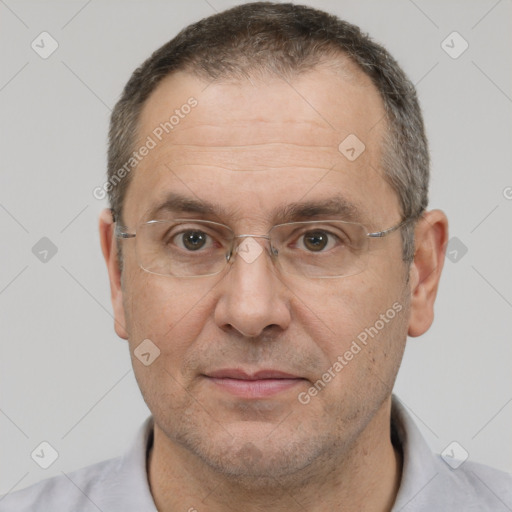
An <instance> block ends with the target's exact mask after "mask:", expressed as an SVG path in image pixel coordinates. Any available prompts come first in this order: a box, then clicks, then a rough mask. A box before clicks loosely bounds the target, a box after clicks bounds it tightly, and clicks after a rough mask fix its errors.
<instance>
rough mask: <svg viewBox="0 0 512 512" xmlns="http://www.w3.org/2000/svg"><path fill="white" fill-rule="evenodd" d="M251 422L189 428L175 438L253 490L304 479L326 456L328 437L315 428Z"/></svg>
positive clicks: (205, 460) (211, 464)
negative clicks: (203, 428)
mask: <svg viewBox="0 0 512 512" xmlns="http://www.w3.org/2000/svg"><path fill="white" fill-rule="evenodd" d="M250 423H252V425H247V424H245V425H236V426H235V427H234V428H233V426H230V425H227V426H226V428H224V427H223V426H221V425H219V424H217V425H216V427H215V428H212V429H210V430H209V431H198V430H195V432H194V431H192V430H188V432H186V433H183V434H182V435H180V436H178V437H177V438H176V441H177V442H178V443H179V444H181V446H183V447H184V448H186V449H187V450H188V451H189V452H191V453H193V454H194V455H195V456H196V457H198V458H199V459H200V460H201V461H202V462H203V463H204V464H205V465H206V466H208V467H209V468H211V469H212V470H213V471H215V472H216V473H218V474H222V475H225V476H227V477H229V479H230V481H236V482H238V483H239V485H240V486H242V487H244V488H247V489H253V490H254V489H257V488H259V487H261V488H263V487H264V488H266V489H267V490H268V489H271V488H272V487H274V486H276V487H281V488H282V485H283V483H284V482H286V481H289V482H290V483H291V482H294V483H297V481H298V480H307V475H306V474H305V473H309V470H308V468H310V467H311V466H312V464H314V463H316V462H319V461H320V460H324V459H325V460H327V459H328V452H329V451H330V450H326V444H328V441H327V439H322V438H321V436H320V435H319V433H318V431H316V432H315V433H314V434H308V433H307V431H306V429H302V428H300V429H298V428H296V427H295V428H293V427H292V425H289V426H288V428H287V429H286V428H284V426H283V425H280V426H277V425H275V424H265V425H261V424H259V425H258V424H257V423H256V422H250ZM237 427H239V428H237ZM301 427H303V425H301ZM279 429H280V431H279ZM313 432H314V431H313ZM326 437H329V438H330V436H326ZM326 441H327V443H326ZM315 465H316V464H315Z"/></svg>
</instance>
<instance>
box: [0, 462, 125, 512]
mask: <svg viewBox="0 0 512 512" xmlns="http://www.w3.org/2000/svg"><path fill="white" fill-rule="evenodd" d="M120 460H121V457H117V458H115V459H109V460H106V461H102V462H98V463H96V464H93V465H91V466H87V467H85V468H82V469H79V470H76V471H73V472H71V473H63V474H62V475H58V476H55V477H52V478H48V479H46V480H43V481H41V482H38V483H37V484H34V485H31V486H30V487H27V488H26V489H22V490H21V491H16V492H13V493H10V494H7V495H4V496H2V497H0V512H8V511H9V512H11V511H16V512H25V511H27V512H28V511H31V512H33V511H39V510H40V511H48V510H51V511H52V512H59V511H64V510H66V511H68V510H80V511H84V512H88V511H89V510H91V511H93V510H94V511H95V512H97V511H98V505H97V504H96V503H95V501H96V498H99V497H100V496H102V495H103V494H104V493H105V492H106V491H107V492H108V488H109V487H111V486H112V483H113V482H112V478H111V475H113V474H116V472H117V471H118V469H119V463H120Z"/></svg>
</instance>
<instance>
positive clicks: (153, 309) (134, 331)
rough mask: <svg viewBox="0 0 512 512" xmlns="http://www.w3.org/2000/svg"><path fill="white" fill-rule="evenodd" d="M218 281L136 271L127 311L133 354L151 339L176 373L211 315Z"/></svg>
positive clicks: (162, 358)
mask: <svg viewBox="0 0 512 512" xmlns="http://www.w3.org/2000/svg"><path fill="white" fill-rule="evenodd" d="M214 284H215V283H213V282H206V281H205V280H203V281H202V282H200V281H199V280H192V279H189V280H177V279H174V278H167V277H162V276H156V275H151V274H148V273H147V272H144V271H140V272H136V274H135V275H134V277H133V279H132V280H131V281H130V283H129V285H127V286H126V288H125V289H124V293H125V295H126V296H127V297H129V298H130V299H129V300H127V301H126V304H125V310H126V311H127V317H128V320H127V324H128V329H129V333H130V336H129V343H130V348H131V352H132V355H133V352H134V350H135V349H136V348H137V346H138V345H139V344H140V343H141V342H142V341H143V340H145V339H149V340H151V342H152V343H154V344H155V345H156V346H157V347H158V350H159V351H160V355H159V359H160V361H161V362H164V361H165V367H166V368H167V369H168V370H169V371H172V372H173V374H174V373H176V372H177V371H178V370H179V367H180V364H181V361H182V360H183V358H184V357H185V355H186V353H187V351H188V350H190V349H191V348H192V347H193V345H194V342H195V340H196V339H197V338H198V336H199V334H200V332H201V330H202V329H203V327H204V324H205V322H206V321H207V319H208V316H209V315H210V314H211V309H212V298H211V294H210V290H211V289H212V288H213V287H214Z"/></svg>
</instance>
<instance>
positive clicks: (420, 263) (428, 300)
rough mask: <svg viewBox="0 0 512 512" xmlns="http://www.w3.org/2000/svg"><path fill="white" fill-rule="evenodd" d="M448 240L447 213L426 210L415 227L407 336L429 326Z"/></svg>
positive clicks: (417, 334) (425, 329) (417, 333)
mask: <svg viewBox="0 0 512 512" xmlns="http://www.w3.org/2000/svg"><path fill="white" fill-rule="evenodd" d="M447 240H448V219H447V218H446V215H445V214H444V213H443V212H442V211H441V210H432V211H430V212H426V213H425V214H424V215H423V217H422V218H421V219H420V220H419V221H418V225H417V226H416V230H415V254H414V261H413V263H412V265H411V269H410V286H411V308H410V317H409V331H408V334H409V336H413V337H414V336H421V335H422V334H424V333H425V332H426V331H427V330H428V329H429V328H430V326H431V325H432V321H433V319H434V302H435V299H436V295H437V290H438V287H439V280H440V278H441V272H442V269H443V264H444V254H445V249H446V243H447Z"/></svg>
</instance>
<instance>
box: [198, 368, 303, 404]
mask: <svg viewBox="0 0 512 512" xmlns="http://www.w3.org/2000/svg"><path fill="white" fill-rule="evenodd" d="M203 376H204V377H205V378H206V379H207V380H208V381H209V382H210V383H211V384H212V385H214V386H215V387H217V388H218V389H220V390H221V391H224V392H227V393H231V394H232V395H234V396H237V397H240V398H253V399H257V398H266V397H270V396H273V395H277V394H279V393H283V392H285V391H289V390H290V389H292V388H294V387H296V386H298V385H300V384H302V383H304V382H305V381H306V379H304V378H303V377H299V376H297V375H293V374H290V373H285V372H281V371H278V370H272V369H263V370H258V371H257V372H246V371H244V370H241V369H238V368H227V369H222V370H216V371H213V372H210V373H208V374H206V375H203Z"/></svg>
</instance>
